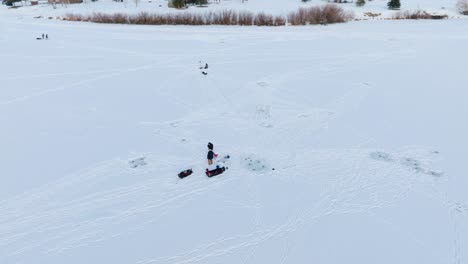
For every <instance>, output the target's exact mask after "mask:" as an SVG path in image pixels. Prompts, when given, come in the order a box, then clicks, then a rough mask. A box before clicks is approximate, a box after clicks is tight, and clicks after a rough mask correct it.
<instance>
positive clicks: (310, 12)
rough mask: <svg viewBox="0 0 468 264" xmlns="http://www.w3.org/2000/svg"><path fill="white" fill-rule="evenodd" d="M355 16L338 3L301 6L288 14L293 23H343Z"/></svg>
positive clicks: (290, 21)
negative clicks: (308, 6)
mask: <svg viewBox="0 0 468 264" xmlns="http://www.w3.org/2000/svg"><path fill="white" fill-rule="evenodd" d="M353 18H354V15H353V14H352V13H349V12H347V11H345V10H344V9H343V8H341V7H339V6H337V5H325V6H317V7H310V8H300V9H299V10H297V11H295V12H291V13H289V15H288V21H289V23H291V25H307V24H332V23H343V22H346V21H349V20H351V19H353Z"/></svg>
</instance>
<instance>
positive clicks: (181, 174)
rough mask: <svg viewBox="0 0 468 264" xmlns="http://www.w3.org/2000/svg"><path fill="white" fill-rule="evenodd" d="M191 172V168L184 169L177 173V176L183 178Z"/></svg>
mask: <svg viewBox="0 0 468 264" xmlns="http://www.w3.org/2000/svg"><path fill="white" fill-rule="evenodd" d="M192 173H193V171H192V169H188V170H184V171H182V172H180V173H179V178H181V179H183V178H185V177H187V176H189V175H190V174H192Z"/></svg>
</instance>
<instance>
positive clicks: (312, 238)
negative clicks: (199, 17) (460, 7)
mask: <svg viewBox="0 0 468 264" xmlns="http://www.w3.org/2000/svg"><path fill="white" fill-rule="evenodd" d="M0 30H1V34H0V47H1V50H0V60H1V64H0V72H1V75H0V76H1V77H0V83H1V88H0V121H1V124H2V129H1V130H0V145H1V146H2V151H1V152H0V155H1V156H0V158H1V160H2V166H1V167H0V183H1V184H0V210H1V212H2V213H1V214H0V223H1V224H0V263H25V264H33V263H48V264H55V263H72V264H73V263H85V262H86V263H116V264H119V263H122V264H123V263H125V264H128V263H345V262H350V263H376V262H378V263H392V264H394V263H454V264H455V263H465V262H466V261H467V260H468V252H467V250H466V248H467V245H468V236H467V233H468V224H467V222H468V221H466V218H467V214H468V205H467V204H468V196H467V193H466V188H467V186H468V182H467V178H466V177H465V174H466V169H465V166H464V161H465V159H466V157H467V156H468V146H467V145H468V143H467V141H466V135H467V134H468V125H467V123H466V122H464V118H465V116H466V115H467V114H468V106H467V105H466V97H467V91H466V89H465V84H466V83H468V76H467V75H466V74H465V68H466V67H465V65H466V61H468V53H466V52H465V49H466V47H467V45H468V36H467V35H466V32H468V23H466V21H465V20H446V21H377V22H368V21H367V22H366V21H362V22H355V23H349V24H342V25H333V26H327V27H300V28H295V27H283V28H268V29H264V28H241V27H216V26H214V27H200V28H193V27H184V26H180V27H167V26H162V27H151V26H117V25H96V24H86V23H73V24H72V23H69V22H63V21H55V20H32V19H28V18H27V17H26V18H24V19H15V18H12V17H9V16H0ZM42 33H47V34H48V35H49V40H36V39H35V38H36V37H38V36H39V35H40V34H42ZM200 62H201V63H208V64H209V65H210V67H209V69H208V75H206V76H205V75H202V74H201V73H200V70H199V68H198V67H199V63H200ZM208 141H212V142H214V143H215V150H216V151H218V152H220V153H230V154H232V157H233V158H232V164H231V165H230V169H229V171H228V172H226V173H225V174H223V175H221V176H220V177H217V178H212V179H208V178H207V177H206V176H204V175H203V173H202V170H203V169H204V162H205V161H204V158H205V155H206V152H205V145H206V142H208ZM141 156H144V157H146V160H147V165H145V166H142V167H140V168H137V169H132V168H130V167H129V166H128V163H127V161H128V159H131V158H135V157H141ZM246 158H247V159H249V158H250V159H252V160H255V161H259V162H261V163H263V164H266V165H267V167H274V168H275V171H272V170H268V171H260V172H258V171H252V170H250V167H249V166H248V164H246V163H245V162H244V161H245V159H246ZM187 166H191V167H193V168H194V169H195V173H194V174H193V175H191V176H190V177H188V178H186V179H184V180H179V179H178V178H177V176H176V174H177V173H178V172H179V171H180V170H182V169H185V167H187Z"/></svg>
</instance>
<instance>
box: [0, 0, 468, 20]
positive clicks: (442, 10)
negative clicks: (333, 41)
mask: <svg viewBox="0 0 468 264" xmlns="http://www.w3.org/2000/svg"><path fill="white" fill-rule="evenodd" d="M387 2H388V0H373V1H367V3H366V5H365V6H363V7H357V6H356V5H355V4H354V3H347V4H338V5H339V6H340V7H343V8H344V9H346V10H347V11H352V12H354V13H355V14H356V17H357V18H361V19H370V17H369V16H366V15H365V14H366V13H369V12H371V13H373V14H380V15H379V16H377V17H375V19H384V18H390V17H392V15H393V14H395V13H396V12H397V11H392V10H388V9H387ZM401 2H402V6H401V11H417V10H421V11H426V12H429V13H433V14H441V15H448V16H449V17H450V18H466V16H463V15H461V14H459V12H458V11H457V10H456V2H457V0H404V1H401ZM328 3H329V2H328V1H322V0H312V1H309V2H305V3H304V2H302V1H300V0H274V1H273V0H249V1H245V2H243V1H242V0H230V1H227V0H222V1H220V3H211V4H209V5H208V6H207V7H197V6H191V7H189V8H187V9H185V10H177V9H174V8H169V7H168V6H167V1H166V0H150V1H141V0H140V1H138V4H137V5H136V4H135V1H134V0H132V1H130V0H125V1H123V2H115V1H112V0H99V1H96V2H90V1H84V3H82V4H72V5H57V6H56V8H55V9H54V8H53V7H52V6H51V5H39V6H27V7H21V8H18V9H7V8H6V7H5V6H0V15H4V14H8V13H10V14H16V15H18V16H22V17H25V18H32V17H39V16H40V17H43V18H48V17H54V18H55V17H64V16H65V15H66V14H67V13H75V14H81V15H90V14H92V13H96V12H100V13H108V14H114V13H125V14H137V13H140V12H149V13H155V14H166V13H184V12H191V13H205V12H208V11H215V12H216V11H222V10H233V11H239V12H243V11H250V12H255V13H258V12H265V13H268V14H272V15H274V16H279V15H281V16H287V15H288V14H289V13H290V12H292V11H296V10H297V9H298V8H300V7H312V6H318V5H326V4H328Z"/></svg>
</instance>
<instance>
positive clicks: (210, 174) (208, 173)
mask: <svg viewBox="0 0 468 264" xmlns="http://www.w3.org/2000/svg"><path fill="white" fill-rule="evenodd" d="M225 170H227V167H221V168H216V169H214V170H208V169H206V171H205V174H206V176H208V177H210V178H211V177H213V176H216V175H219V174H221V173H223V172H224V171H225Z"/></svg>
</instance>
